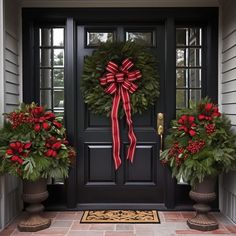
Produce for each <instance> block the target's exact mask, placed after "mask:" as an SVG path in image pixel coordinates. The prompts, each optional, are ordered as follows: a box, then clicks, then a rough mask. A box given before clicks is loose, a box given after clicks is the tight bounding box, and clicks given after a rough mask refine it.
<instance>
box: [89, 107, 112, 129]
mask: <svg viewBox="0 0 236 236" xmlns="http://www.w3.org/2000/svg"><path fill="white" fill-rule="evenodd" d="M86 113H87V114H86V115H87V116H86V117H87V118H86V119H87V120H86V128H95V127H96V128H101V129H102V128H105V127H106V128H110V127H111V124H110V119H109V117H106V116H101V115H95V114H93V113H92V112H91V111H86Z"/></svg>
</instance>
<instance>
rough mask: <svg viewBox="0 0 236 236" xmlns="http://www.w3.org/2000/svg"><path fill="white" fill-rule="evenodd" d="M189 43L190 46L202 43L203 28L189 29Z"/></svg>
mask: <svg viewBox="0 0 236 236" xmlns="http://www.w3.org/2000/svg"><path fill="white" fill-rule="evenodd" d="M189 45H190V46H200V45H202V29H201V28H190V29H189Z"/></svg>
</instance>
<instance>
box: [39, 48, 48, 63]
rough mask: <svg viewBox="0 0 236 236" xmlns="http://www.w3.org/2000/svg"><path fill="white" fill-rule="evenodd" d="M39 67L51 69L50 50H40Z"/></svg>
mask: <svg viewBox="0 0 236 236" xmlns="http://www.w3.org/2000/svg"><path fill="white" fill-rule="evenodd" d="M39 60H40V66H42V67H51V49H45V48H43V49H40V58H39Z"/></svg>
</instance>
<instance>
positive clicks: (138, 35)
mask: <svg viewBox="0 0 236 236" xmlns="http://www.w3.org/2000/svg"><path fill="white" fill-rule="evenodd" d="M128 40H130V41H134V42H136V43H139V44H142V45H145V46H152V45H153V32H126V41H128Z"/></svg>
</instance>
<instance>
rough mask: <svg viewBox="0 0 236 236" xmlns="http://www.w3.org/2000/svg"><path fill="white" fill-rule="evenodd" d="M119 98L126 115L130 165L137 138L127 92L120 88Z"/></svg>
mask: <svg viewBox="0 0 236 236" xmlns="http://www.w3.org/2000/svg"><path fill="white" fill-rule="evenodd" d="M121 97H122V102H123V109H124V112H125V115H126V122H127V124H128V128H129V131H128V136H129V140H130V145H129V148H128V152H127V159H128V160H130V161H131V163H133V160H134V153H135V149H136V143H137V138H136V136H135V134H134V128H133V121H132V119H131V105H130V97H129V92H128V91H127V90H126V89H124V88H121Z"/></svg>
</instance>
